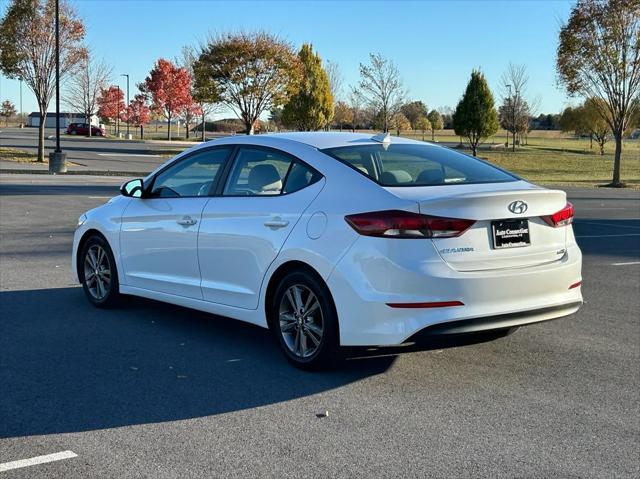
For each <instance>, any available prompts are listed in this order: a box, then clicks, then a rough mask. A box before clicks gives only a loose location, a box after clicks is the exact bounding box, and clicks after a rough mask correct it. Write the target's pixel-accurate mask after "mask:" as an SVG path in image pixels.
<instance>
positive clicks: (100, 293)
mask: <svg viewBox="0 0 640 479" xmlns="http://www.w3.org/2000/svg"><path fill="white" fill-rule="evenodd" d="M97 281H98V282H97V286H98V287H97V293H98V299H102V298H103V297H104V295H105V294H106V291H105V288H104V284H103V283H102V279H100V276H98V277H97Z"/></svg>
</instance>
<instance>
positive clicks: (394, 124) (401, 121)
mask: <svg viewBox="0 0 640 479" xmlns="http://www.w3.org/2000/svg"><path fill="white" fill-rule="evenodd" d="M389 127H390V128H393V129H394V130H396V135H397V136H400V132H401V131H402V130H408V129H410V128H411V122H410V121H409V120H408V119H407V117H406V116H404V114H403V113H402V112H401V111H397V112H395V113H394V114H393V116H391V119H390V121H389Z"/></svg>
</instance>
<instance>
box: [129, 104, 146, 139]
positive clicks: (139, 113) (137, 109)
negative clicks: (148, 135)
mask: <svg viewBox="0 0 640 479" xmlns="http://www.w3.org/2000/svg"><path fill="white" fill-rule="evenodd" d="M125 116H126V121H128V122H129V123H131V124H132V125H134V126H137V127H138V128H140V138H143V137H144V125H146V124H147V123H149V120H150V119H151V108H149V105H147V99H146V97H145V96H144V95H136V96H135V97H134V99H133V100H131V103H129V106H128V107H127V111H126V113H125Z"/></svg>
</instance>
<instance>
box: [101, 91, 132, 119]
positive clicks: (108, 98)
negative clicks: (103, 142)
mask: <svg viewBox="0 0 640 479" xmlns="http://www.w3.org/2000/svg"><path fill="white" fill-rule="evenodd" d="M97 102H98V116H99V117H100V118H104V119H106V120H107V121H109V122H111V121H113V122H114V123H115V122H117V120H120V119H122V116H123V115H124V113H125V110H126V105H125V103H124V93H123V92H122V90H121V89H120V88H118V87H117V86H113V85H112V86H110V87H109V88H105V89H102V90H101V91H100V96H98V99H97Z"/></svg>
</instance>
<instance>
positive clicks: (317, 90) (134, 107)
mask: <svg viewBox="0 0 640 479" xmlns="http://www.w3.org/2000/svg"><path fill="white" fill-rule="evenodd" d="M53 3H54V0H12V1H11V4H10V5H9V8H8V9H7V11H6V14H5V17H4V18H3V19H2V20H1V21H0V70H2V71H3V72H4V73H5V74H6V75H8V76H9V77H12V78H20V79H22V80H23V81H24V82H25V84H27V85H28V86H29V87H30V88H31V90H32V91H33V92H34V95H35V97H36V100H37V102H38V106H39V110H40V117H41V121H40V135H39V154H38V157H39V160H40V161H43V159H44V120H45V117H46V112H47V107H48V104H49V101H50V100H51V97H52V96H53V90H54V86H55V82H54V78H55V75H54V72H55V61H54V53H55V52H54V49H53V47H52V45H53V44H54V42H53V24H54V22H53V19H52V11H53ZM639 25H640V0H579V1H578V2H577V4H576V5H575V6H574V7H573V9H572V11H571V13H570V16H569V20H568V21H567V22H566V23H565V24H564V25H563V26H562V28H561V31H560V35H559V44H558V51H557V57H556V68H557V72H558V78H559V80H560V82H561V83H562V84H563V85H564V86H565V87H566V90H567V92H568V93H569V94H570V95H572V96H578V97H583V98H586V100H585V103H584V104H583V105H582V106H580V107H579V108H575V109H573V110H570V111H565V112H563V114H562V115H561V117H560V118H555V119H554V118H553V117H552V118H551V119H549V118H548V117H544V118H542V119H541V121H542V120H544V121H550V122H553V121H556V123H559V124H560V125H561V126H562V128H563V129H568V130H570V131H574V132H576V133H581V132H583V131H584V132H586V133H587V134H588V135H589V136H590V137H591V138H592V139H594V140H595V141H596V143H597V144H598V145H599V146H600V149H601V151H603V149H604V144H605V142H606V141H607V138H608V137H609V136H610V135H611V136H613V138H614V140H615V144H616V146H615V155H614V159H615V161H614V172H613V179H612V185H614V186H619V185H620V184H621V180H620V159H621V153H622V137H623V135H624V133H625V131H628V130H629V128H630V127H632V126H636V124H637V121H638V120H637V119H638V112H639V110H640V101H639V100H638V95H639V92H640V58H639V56H640V52H639V51H640V39H639V38H640V33H639ZM84 34H85V30H84V25H83V23H82V21H81V20H80V19H79V18H78V16H77V15H76V13H75V12H74V10H73V9H72V8H71V7H70V5H69V4H68V3H67V2H65V1H61V2H60V39H61V41H60V44H61V52H60V53H61V54H60V58H61V65H60V71H61V76H62V78H63V79H64V80H68V84H67V89H66V95H65V102H66V103H67V104H68V105H69V106H70V107H72V108H74V109H75V110H76V111H79V112H82V113H83V114H84V115H85V116H86V117H87V118H91V117H92V116H93V115H94V114H98V115H99V116H100V117H101V118H103V119H104V120H106V121H107V122H110V123H118V122H121V121H124V122H126V123H127V124H132V125H134V126H136V127H140V129H141V135H142V133H143V132H142V128H143V126H144V124H146V123H148V121H149V120H150V118H151V116H152V115H155V116H162V117H164V118H165V119H166V121H167V135H168V138H169V139H170V138H171V125H172V121H173V120H175V119H182V120H183V121H184V122H185V123H186V125H187V128H186V132H187V136H188V135H189V131H190V128H189V126H190V125H191V124H192V123H193V122H194V121H195V120H196V118H197V119H199V120H201V125H202V126H201V130H202V136H203V138H204V130H205V118H206V115H207V114H210V113H211V112H212V111H214V110H215V109H216V108H218V107H219V106H224V107H226V108H228V109H231V110H233V111H234V112H235V113H236V115H237V117H238V118H239V119H240V121H241V122H242V125H243V129H244V132H245V133H247V134H252V133H254V132H255V130H256V129H257V128H261V129H263V128H264V127H266V128H269V129H276V128H287V129H295V130H306V131H309V130H321V129H329V128H331V127H333V128H338V129H341V130H342V129H343V128H350V129H352V130H355V129H356V128H362V127H367V128H374V129H379V130H382V131H383V132H389V131H395V132H396V134H400V132H401V131H403V130H408V129H411V130H414V131H415V132H417V131H421V132H422V137H423V139H424V138H425V134H426V132H427V131H431V138H432V140H433V139H434V132H435V130H438V129H441V128H442V127H443V126H444V125H445V124H446V125H448V126H451V127H452V128H453V129H454V131H455V133H456V134H457V135H459V136H460V137H461V138H464V139H466V141H467V143H468V146H469V148H470V149H471V151H472V153H473V155H476V154H477V149H478V146H479V145H480V144H481V143H482V142H483V141H485V140H486V139H487V138H489V137H491V136H492V135H494V134H495V133H496V132H497V130H498V128H499V127H502V128H503V129H505V130H506V131H508V132H509V135H510V138H508V139H507V141H506V145H505V146H507V147H508V146H509V143H510V144H511V148H512V149H513V150H514V151H515V148H516V146H517V145H519V144H521V143H522V142H523V141H526V136H527V133H528V131H529V129H530V127H531V119H532V118H533V117H534V114H535V110H536V108H537V101H535V100H532V99H531V98H529V97H528V95H527V91H526V87H527V82H528V75H527V72H526V68H525V67H524V66H522V65H513V64H510V65H509V67H508V69H507V71H506V72H505V74H504V75H503V77H502V79H501V85H500V88H501V93H500V94H501V97H502V101H501V104H500V105H499V106H496V101H495V99H494V95H493V93H492V91H491V89H490V88H489V85H488V83H487V81H486V78H485V77H484V75H483V73H482V72H481V71H480V70H473V71H472V72H471V77H470V79H469V81H468V84H467V86H466V88H465V91H464V93H463V95H462V97H461V99H460V101H459V102H458V104H457V105H456V108H455V109H454V110H451V109H440V110H439V111H438V110H435V109H432V110H429V109H428V108H427V106H426V105H425V104H424V103H423V102H421V101H419V100H410V99H409V98H408V96H407V90H406V89H405V87H404V85H403V81H402V78H401V75H400V72H399V70H398V68H397V66H396V65H395V63H394V62H393V61H392V60H391V59H389V58H385V57H383V56H382V55H381V54H378V53H372V54H370V55H369V58H368V61H367V62H364V63H360V64H359V73H360V78H359V81H358V82H357V84H356V85H352V86H350V87H349V88H348V91H347V94H346V95H345V94H344V92H343V91H342V90H343V89H342V76H341V74H340V69H339V68H338V66H337V64H335V63H332V62H323V61H322V59H321V57H320V56H319V54H318V52H316V51H315V50H314V49H313V46H312V45H311V44H309V43H305V44H303V45H302V46H301V48H300V49H298V50H296V49H294V47H293V45H291V44H290V43H289V42H288V41H287V40H285V39H283V38H281V37H279V36H278V35H274V34H271V33H269V32H265V31H253V32H245V31H240V32H231V33H221V34H218V35H212V36H210V37H208V38H207V39H205V40H203V41H202V42H201V43H200V44H199V45H197V46H195V47H185V48H184V49H183V52H182V56H181V58H178V59H175V60H174V61H171V60H169V59H165V58H160V59H158V60H157V61H156V63H155V65H154V66H153V68H152V69H151V71H150V72H149V75H148V76H147V77H146V79H145V80H144V81H143V82H141V83H140V84H138V89H139V91H140V94H138V95H136V96H135V97H134V98H133V99H132V100H131V101H130V102H129V103H128V104H125V103H124V92H122V90H121V89H120V88H119V87H117V86H115V85H111V84H110V83H111V69H110V68H109V67H107V66H106V65H105V64H104V63H103V62H101V61H100V60H98V59H96V58H95V56H94V55H92V53H91V52H90V51H89V49H87V48H86V47H85V46H84V44H83V39H84ZM6 110H9V105H6ZM267 114H268V116H269V120H268V122H267V125H263V120H262V118H264V117H265V115H267Z"/></svg>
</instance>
